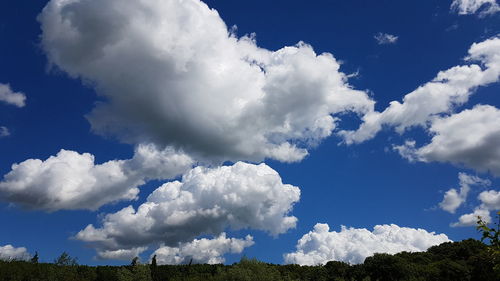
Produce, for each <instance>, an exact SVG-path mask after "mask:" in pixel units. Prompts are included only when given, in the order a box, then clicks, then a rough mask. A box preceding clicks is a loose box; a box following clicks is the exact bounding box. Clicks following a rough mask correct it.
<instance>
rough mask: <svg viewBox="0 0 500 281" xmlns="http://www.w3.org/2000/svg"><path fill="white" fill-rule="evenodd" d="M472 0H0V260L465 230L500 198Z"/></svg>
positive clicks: (331, 253) (119, 260)
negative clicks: (0, 226) (65, 254)
mask: <svg viewBox="0 0 500 281" xmlns="http://www.w3.org/2000/svg"><path fill="white" fill-rule="evenodd" d="M101 2H102V3H101ZM479 2H480V1H477V3H479ZM484 2H487V3H486V4H483V5H479V4H478V5H477V6H474V3H476V2H475V1H469V2H466V1H464V2H463V3H462V2H461V1H459V0H456V1H404V2H403V1H376V2H375V1H368V2H367V1H308V2H307V3H305V2H304V1H281V0H280V1H272V2H271V3H270V1H247V2H244V3H243V2H242V1H204V2H199V1H197V0H190V1H176V0H171V1H170V0H169V1H167V0H165V1H153V0H148V1H142V2H141V4H137V3H134V1H125V2H123V3H121V4H117V3H118V2H117V1H116V0H106V1H91V0H78V1H67V0H52V1H36V2H33V1H10V2H7V1H4V2H2V3H0V36H1V38H2V42H3V43H2V44H0V60H1V62H2V67H1V68H0V86H2V87H0V108H1V110H0V129H1V130H0V135H1V137H0V157H1V158H0V173H1V174H2V175H4V178H3V180H2V181H1V182H0V200H1V201H0V208H1V212H0V221H1V222H2V228H1V229H2V230H1V231H0V258H2V257H9V256H10V257H13V256H15V257H21V258H25V257H27V256H29V255H30V254H31V255H32V254H33V253H34V252H35V251H38V252H39V254H40V257H41V259H42V261H51V260H52V259H54V258H55V257H57V256H58V255H59V254H60V253H61V252H62V251H67V252H69V253H70V254H71V255H72V256H76V257H78V258H79V261H80V262H81V263H83V264H123V263H128V261H129V260H130V257H133V256H134V255H136V254H138V255H140V256H141V258H142V260H144V261H147V260H148V258H149V256H150V255H151V254H152V253H153V252H155V251H156V254H157V255H158V256H159V257H160V260H161V261H162V262H165V263H182V262H183V261H185V260H186V259H190V258H191V257H194V259H195V260H196V261H198V262H222V261H225V262H226V263H231V262H234V261H237V260H239V259H240V257H241V256H242V255H246V256H249V257H256V258H258V259H259V260H263V261H266V262H272V263H284V262H294V263H301V264H318V263H324V262H326V261H327V260H331V259H337V260H344V261H348V262H352V263H356V262H362V259H363V258H364V257H365V256H366V255H367V254H370V253H373V252H380V251H385V252H391V253H393V252H397V251H402V250H412V251H416V250H425V249H426V248H427V247H429V246H431V245H435V244H438V243H441V242H444V241H447V240H448V239H450V240H454V241H458V240H462V239H466V238H469V237H473V238H478V237H479V236H478V234H477V232H476V230H475V228H474V227H473V225H472V226H470V224H471V223H470V221H471V220H470V218H473V217H474V216H475V215H478V214H480V215H482V216H483V217H487V216H488V214H489V216H491V217H494V213H495V211H497V210H498V209H499V208H500V195H499V194H498V191H499V188H498V187H499V184H500V181H499V180H498V176H499V175H500V161H499V160H498V159H500V146H499V143H500V142H499V137H498V136H499V135H500V119H499V118H500V117H499V116H500V113H499V112H500V110H499V109H498V107H499V106H500V98H499V97H498V95H497V93H498V91H499V89H500V86H499V84H498V81H499V73H500V70H499V69H500V53H499V50H500V43H499V42H500V39H499V38H498V31H499V28H500V20H499V16H500V13H499V12H498V11H499V9H500V8H499V6H498V3H497V2H495V1H494V0H493V1H484ZM203 3H206V5H205V4H203ZM466 3H469V6H467V5H466ZM44 7H45V9H44ZM210 9H213V10H210ZM42 10H43V12H42ZM215 11H217V12H215ZM299 42H303V43H299ZM286 46H290V47H287V48H285V47H286ZM467 57H470V58H468V59H467ZM438 73H441V74H440V75H441V76H439V77H438V78H436V77H437V76H438ZM430 82H432V83H430ZM419 87H420V88H419ZM417 88H418V89H419V90H416V89H417ZM410 93H412V95H411V96H407V97H406V98H405V99H404V100H403V98H404V97H405V95H407V94H410ZM392 101H397V102H398V103H397V104H395V103H392V104H391V105H390V102H392ZM360 126H361V127H360ZM61 149H64V150H65V152H64V151H63V152H62V153H59V152H60V150H61ZM58 153H59V154H58ZM84 153H88V154H84ZM51 156H52V158H51V159H52V160H50V161H49V160H47V159H49V157H51ZM28 159H39V160H30V161H27V160H28ZM26 161H27V162H26ZM108 161H110V162H108ZM238 161H243V162H244V163H239V164H235V163H237V162H238ZM14 163H18V164H19V165H18V166H12V165H13V164H14ZM103 163H107V164H105V165H101V164H103ZM245 163H246V164H245ZM260 163H265V165H259V164H260ZM221 165H222V167H221ZM195 167H198V168H195ZM175 180H178V181H179V182H178V183H175V182H174V181H175ZM164 184H165V185H164ZM160 186H162V188H160V189H158V190H157V188H158V187H160ZM177 188H178V190H179V192H180V193H175V192H174V190H177ZM452 189H455V190H454V191H453V190H452ZM155 190H156V191H155ZM299 190H300V191H299ZM153 191H155V193H153ZM181 191H185V192H186V193H181ZM174 193H175V194H176V195H172V194H174ZM299 193H300V194H299ZM180 194H184V195H185V196H184V195H180ZM186 194H188V195H186ZM148 196H149V199H148ZM172 196H173V197H172ZM183 196H184V197H183ZM186 196H187V197H186ZM128 206H132V207H130V208H132V209H124V208H128ZM139 207H141V208H142V209H143V210H146V209H147V210H152V211H150V212H149V213H148V212H146V211H144V213H141V214H139V211H137V212H136V210H138V208H139ZM148 208H150V209H148ZM120 210H122V211H123V210H129V212H128V213H127V212H125V213H123V212H120ZM130 210H132V211H130ZM113 214H114V215H113ZM468 214H473V215H469V216H468V217H467V215H468ZM464 215H465V216H464ZM457 222H459V223H458V224H459V225H457V224H456V223H457ZM106 223H107V224H106ZM142 223H144V225H143V224H142ZM317 223H321V224H320V225H317ZM324 224H328V226H329V230H328V229H326V228H325V225H324ZM453 224H455V225H453ZM89 225H92V227H91V228H89V227H88V226H89ZM377 225H378V226H379V227H378V228H377V229H375V230H374V229H373V228H374V227H375V226H377ZM466 225H468V226H466ZM341 226H346V227H347V228H345V229H342V228H341ZM349 227H352V228H349ZM417 229H421V230H417ZM222 232H224V233H225V235H226V236H220V235H221V233H222ZM432 232H434V233H432ZM247 235H251V236H252V237H251V238H245V237H246V236H247ZM444 235H446V236H444ZM132 237H133V238H132ZM301 238H302V240H301V242H299V239H301ZM245 239H246V240H245ZM301 243H302V244H301ZM7 245H11V247H9V248H7V247H6V246H7ZM367 245H368V246H367ZM370 245H371V246H370ZM373 245H380V247H378V248H377V247H375V246H373ZM196 249H197V250H196ZM339 249H340V250H339ZM344 249H350V250H345V251H343V250H344ZM209 250H212V251H211V252H210V251H209ZM2 251H3V252H2ZM2 253H3V254H2ZM214 253H215V254H214Z"/></svg>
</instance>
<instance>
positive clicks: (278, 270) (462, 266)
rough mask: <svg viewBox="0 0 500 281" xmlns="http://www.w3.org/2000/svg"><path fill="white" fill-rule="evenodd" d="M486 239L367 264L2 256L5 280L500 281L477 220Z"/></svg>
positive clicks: (496, 255)
mask: <svg viewBox="0 0 500 281" xmlns="http://www.w3.org/2000/svg"><path fill="white" fill-rule="evenodd" d="M477 228H478V230H479V231H480V232H481V233H482V239H481V241H479V240H474V239H468V240H463V241H460V242H447V243H443V244H441V245H437V246H433V247H431V248H429V249H428V250H427V251H426V252H416V253H411V252H401V253H398V254H394V255H390V254H375V255H373V256H371V257H368V258H366V259H365V261H364V263H362V264H355V265H351V264H348V263H345V262H340V261H330V262H327V263H326V264H325V265H317V266H300V265H295V264H290V265H276V264H270V263H264V262H261V261H258V260H256V259H248V258H243V259H242V260H241V261H240V262H238V263H234V264H232V265H223V264H215V265H209V264H187V265H158V264H157V263H156V257H153V258H152V260H151V263H150V264H140V263H139V260H138V258H134V260H132V262H131V263H130V264H129V265H125V266H85V265H78V263H77V260H76V259H75V258H73V257H71V256H69V255H68V254H67V253H63V254H61V256H59V257H58V258H57V259H56V260H54V262H53V263H38V253H37V254H35V256H34V257H33V258H32V259H31V261H15V260H14V261H0V281H45V280H50V281H52V280H54V281H56V280H57V281H115V280H116V281H192V280H193V281H194V280H196V281H219V280H220V281H251V280H259V281H281V280H286V281H294V280H315V281H316V280H317V281H393V280H394V281H395V280H403V281H406V280H407V281H419V280H422V281H424V280H425V281H433V280H436V281H438V280H439V281H447V280H450V281H461V280H464V281H465V280H467V281H469V280H470V281H475V280H481V281H489V280H491V281H498V280H500V241H499V232H500V231H499V226H498V224H497V227H496V228H490V227H488V225H487V224H486V223H485V222H484V221H482V220H481V219H479V220H478V226H477Z"/></svg>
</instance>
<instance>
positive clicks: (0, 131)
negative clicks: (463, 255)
mask: <svg viewBox="0 0 500 281" xmlns="http://www.w3.org/2000/svg"><path fill="white" fill-rule="evenodd" d="M8 136H10V131H9V129H8V128H7V127H4V126H0V138H1V137H8Z"/></svg>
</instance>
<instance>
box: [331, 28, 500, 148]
mask: <svg viewBox="0 0 500 281" xmlns="http://www.w3.org/2000/svg"><path fill="white" fill-rule="evenodd" d="M468 53H469V55H468V56H467V58H466V60H467V61H470V62H478V63H479V64H469V65H462V66H454V67H452V68H450V69H448V70H445V71H441V72H439V73H438V74H437V76H436V77H435V78H434V79H433V80H432V81H431V82H428V83H426V84H424V85H422V86H420V87H418V88H417V89H416V90H414V91H413V92H411V93H409V94H407V95H405V96H404V98H403V102H402V103H400V102H398V101H392V102H391V103H390V105H389V107H387V108H386V109H385V110H384V111H383V112H377V111H373V112H369V113H367V114H366V115H364V117H363V118H362V119H363V123H362V124H361V126H360V127H359V129H358V130H356V131H341V132H339V134H340V135H341V136H343V137H344V139H345V143H347V144H352V143H361V142H364V141H366V140H369V139H371V138H373V137H375V135H376V134H377V133H378V132H379V131H380V130H381V129H382V127H383V126H387V127H394V128H395V129H396V131H397V132H398V133H400V134H402V133H403V132H404V131H405V130H407V129H408V128H410V127H414V126H421V127H424V128H427V127H428V126H429V124H431V123H433V121H434V120H435V119H436V118H438V119H439V117H440V116H442V115H443V114H449V113H451V112H452V111H453V109H454V108H456V107H457V106H460V105H463V104H465V103H466V102H467V101H468V99H469V96H470V95H471V94H472V93H473V92H474V90H475V89H476V88H477V87H479V86H486V85H488V84H491V83H494V82H498V81H499V79H500V38H498V37H495V38H491V39H487V40H485V41H483V42H480V43H474V44H472V46H471V47H470V48H469V51H468Z"/></svg>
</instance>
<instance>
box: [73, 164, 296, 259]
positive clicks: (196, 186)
mask: <svg viewBox="0 0 500 281" xmlns="http://www.w3.org/2000/svg"><path fill="white" fill-rule="evenodd" d="M299 198H300V190H299V188H298V187H295V186H292V185H289V184H283V183H282V182H281V178H280V176H279V174H278V173H277V172H276V171H274V170H273V169H271V168H270V167H269V166H267V165H265V164H260V165H252V164H246V163H243V162H238V163H236V164H234V165H232V166H222V167H217V168H205V167H201V166H199V167H196V168H194V169H192V170H191V171H189V172H188V173H186V174H185V175H184V176H183V177H182V181H173V182H168V183H166V184H164V185H162V186H160V187H159V188H158V189H156V190H155V191H154V192H153V193H152V194H151V195H149V197H148V199H147V201H146V202H145V203H143V204H142V205H140V206H139V207H138V208H137V210H135V209H134V208H133V207H132V206H129V207H127V208H124V209H122V210H120V211H118V212H116V213H112V214H108V215H106V216H105V217H104V219H103V221H102V227H100V228H96V227H94V226H93V225H88V226H87V227H86V228H85V229H83V230H81V231H80V232H79V233H78V234H77V235H76V238H77V239H79V240H81V241H86V242H88V243H89V244H90V245H91V246H93V247H95V248H96V249H97V251H98V252H103V251H110V250H111V251H114V250H119V249H131V248H137V247H144V246H148V245H151V244H161V243H163V244H164V245H166V246H170V247H178V243H180V242H189V241H192V239H194V238H196V237H198V236H200V235H208V234H211V235H218V234H220V233H222V232H223V231H224V230H225V229H226V228H228V227H229V228H231V229H243V228H253V229H258V230H263V231H267V232H269V233H271V234H273V235H277V234H280V233H284V232H286V231H287V230H288V229H290V228H294V227H295V225H296V222H297V218H295V217H293V216H289V215H288V213H289V212H290V211H291V209H292V207H293V204H294V203H296V202H297V201H298V200H299Z"/></svg>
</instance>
